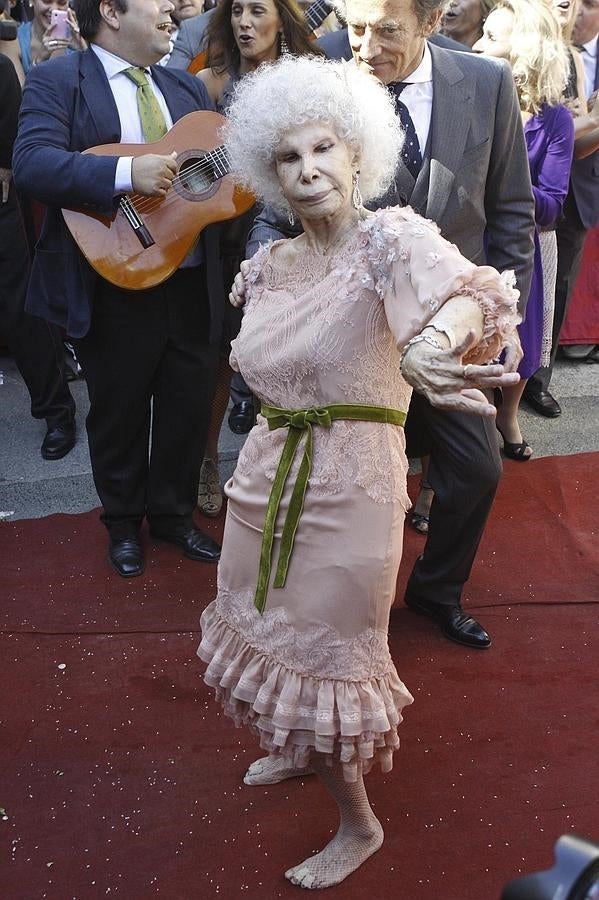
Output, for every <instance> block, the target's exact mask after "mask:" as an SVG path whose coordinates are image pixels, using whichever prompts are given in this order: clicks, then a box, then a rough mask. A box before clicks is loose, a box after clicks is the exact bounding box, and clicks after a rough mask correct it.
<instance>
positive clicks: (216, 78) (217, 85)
mask: <svg viewBox="0 0 599 900" xmlns="http://www.w3.org/2000/svg"><path fill="white" fill-rule="evenodd" d="M196 78H199V79H200V81H201V82H202V84H203V85H204V87H205V88H206V90H207V91H208V94H209V96H210V99H211V100H212V102H213V103H214V105H215V106H216V104H217V103H218V102H219V100H220V98H221V97H222V95H223V92H224V90H225V87H226V86H227V82H228V80H229V76H228V75H227V73H226V72H223V74H222V75H215V74H214V72H213V71H212V69H202V70H201V71H200V72H198V74H197V75H196Z"/></svg>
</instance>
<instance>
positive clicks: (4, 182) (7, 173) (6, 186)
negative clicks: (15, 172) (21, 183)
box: [0, 169, 12, 203]
mask: <svg viewBox="0 0 599 900" xmlns="http://www.w3.org/2000/svg"><path fill="white" fill-rule="evenodd" d="M11 179H12V169H0V185H1V187H2V203H6V201H7V200H8V192H9V190H10V182H11Z"/></svg>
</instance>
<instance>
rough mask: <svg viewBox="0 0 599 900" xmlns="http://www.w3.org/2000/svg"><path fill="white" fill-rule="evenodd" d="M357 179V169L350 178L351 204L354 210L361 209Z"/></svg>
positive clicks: (358, 175)
mask: <svg viewBox="0 0 599 900" xmlns="http://www.w3.org/2000/svg"><path fill="white" fill-rule="evenodd" d="M359 178H360V170H359V169H358V171H357V172H354V174H353V175H352V177H351V180H352V185H353V191H352V195H351V202H352V204H353V206H354V209H361V208H362V194H361V193H360V183H359Z"/></svg>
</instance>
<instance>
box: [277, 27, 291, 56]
mask: <svg viewBox="0 0 599 900" xmlns="http://www.w3.org/2000/svg"><path fill="white" fill-rule="evenodd" d="M288 55H289V44H288V43H287V41H286V40H285V35H284V33H283V32H282V31H281V40H280V42H279V56H288Z"/></svg>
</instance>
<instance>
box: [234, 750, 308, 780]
mask: <svg viewBox="0 0 599 900" xmlns="http://www.w3.org/2000/svg"><path fill="white" fill-rule="evenodd" d="M303 775H314V769H313V768H312V767H311V766H306V767H305V768H304V769H294V768H293V767H292V766H290V765H289V763H288V761H287V760H286V759H285V757H284V756H264V757H262V759H257V760H256V761H255V762H253V763H252V764H251V766H250V767H249V769H248V770H247V772H246V773H245V775H244V776H243V782H244V784H252V785H256V784H258V785H259V784H278V783H279V781H286V780H287V779H288V778H301V777H302V776H303Z"/></svg>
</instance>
